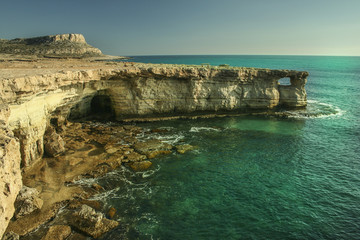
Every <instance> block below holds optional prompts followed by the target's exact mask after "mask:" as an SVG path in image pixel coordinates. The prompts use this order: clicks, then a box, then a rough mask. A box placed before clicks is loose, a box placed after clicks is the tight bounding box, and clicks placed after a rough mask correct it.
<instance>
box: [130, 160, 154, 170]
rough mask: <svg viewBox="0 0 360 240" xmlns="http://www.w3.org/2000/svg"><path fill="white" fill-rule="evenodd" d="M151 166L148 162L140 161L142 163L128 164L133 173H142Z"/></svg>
mask: <svg viewBox="0 0 360 240" xmlns="http://www.w3.org/2000/svg"><path fill="white" fill-rule="evenodd" d="M151 165H152V162H150V161H142V162H133V163H130V164H129V166H130V167H131V169H132V170H134V171H144V170H146V169H148V168H149V167H150V166H151Z"/></svg>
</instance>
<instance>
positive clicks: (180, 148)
mask: <svg viewBox="0 0 360 240" xmlns="http://www.w3.org/2000/svg"><path fill="white" fill-rule="evenodd" d="M175 148H176V151H177V152H178V153H180V154H184V153H185V152H187V151H191V150H194V149H196V148H197V147H195V146H192V145H189V144H184V145H177V146H175Z"/></svg>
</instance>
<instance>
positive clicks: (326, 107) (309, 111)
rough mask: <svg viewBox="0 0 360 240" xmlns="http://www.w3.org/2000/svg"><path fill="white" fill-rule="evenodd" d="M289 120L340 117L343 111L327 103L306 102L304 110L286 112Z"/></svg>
mask: <svg viewBox="0 0 360 240" xmlns="http://www.w3.org/2000/svg"><path fill="white" fill-rule="evenodd" d="M286 113H287V114H288V116H289V117H290V118H329V117H337V116H341V115H343V114H344V113H345V111H343V110H341V109H340V108H339V107H337V106H334V105H332V104H329V103H322V102H319V101H316V100H308V105H307V107H306V109H302V110H293V111H286Z"/></svg>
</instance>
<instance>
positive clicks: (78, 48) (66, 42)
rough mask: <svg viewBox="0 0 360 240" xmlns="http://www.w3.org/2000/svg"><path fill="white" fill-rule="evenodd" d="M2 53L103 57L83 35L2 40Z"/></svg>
mask: <svg viewBox="0 0 360 240" xmlns="http://www.w3.org/2000/svg"><path fill="white" fill-rule="evenodd" d="M0 53H7V54H20V55H37V56H48V57H56V56H57V57H93V56H102V55H103V54H102V53H101V51H100V50H99V49H97V48H95V47H92V46H90V45H89V44H87V43H86V41H85V38H84V36H83V35H82V34H57V35H49V36H43V37H35V38H16V39H13V40H0Z"/></svg>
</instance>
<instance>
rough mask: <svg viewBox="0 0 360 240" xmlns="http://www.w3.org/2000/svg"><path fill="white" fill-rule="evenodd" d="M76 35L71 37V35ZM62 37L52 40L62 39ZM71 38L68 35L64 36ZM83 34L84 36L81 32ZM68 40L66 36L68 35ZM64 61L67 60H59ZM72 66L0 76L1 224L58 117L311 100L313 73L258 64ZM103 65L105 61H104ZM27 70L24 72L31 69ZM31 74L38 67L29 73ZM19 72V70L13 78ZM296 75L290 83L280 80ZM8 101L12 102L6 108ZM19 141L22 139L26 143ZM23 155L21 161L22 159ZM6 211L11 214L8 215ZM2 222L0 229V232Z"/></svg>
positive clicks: (181, 112)
mask: <svg viewBox="0 0 360 240" xmlns="http://www.w3.org/2000/svg"><path fill="white" fill-rule="evenodd" d="M69 37H70V38H72V37H71V36H70V35H69ZM62 38H63V37H59V39H58V40H56V39H57V37H55V40H54V39H52V40H51V41H63V40H62ZM64 38H65V39H67V38H68V37H64ZM75 38H76V39H77V40H76V41H80V42H81V41H83V40H82V38H80V37H79V38H77V37H75ZM66 41H67V40H66ZM59 64H60V63H59ZM87 64H88V66H86V67H82V68H81V67H79V68H77V69H68V70H61V69H57V70H52V71H50V70H49V71H46V70H45V69H43V70H27V71H25V70H24V71H25V72H27V73H28V74H26V75H21V74H19V75H16V74H15V73H16V71H15V70H11V71H10V70H9V74H8V75H6V74H5V73H6V71H5V72H4V74H3V75H2V77H1V75H0V77H1V81H0V99H2V100H1V101H3V106H6V107H4V108H3V109H5V110H6V111H5V110H4V111H2V113H4V114H2V113H1V114H0V120H1V121H2V124H3V126H4V128H3V129H5V130H3V131H2V132H1V133H0V135H1V139H4V140H1V141H2V142H1V143H2V144H1V145H0V146H1V149H0V150H1V151H0V157H1V156H2V157H1V162H0V163H1V165H0V177H1V179H0V184H1V186H2V187H3V188H4V189H5V190H4V192H3V193H0V201H1V204H3V205H1V207H0V212H1V211H2V213H5V214H1V216H2V217H1V218H2V219H0V221H1V222H0V225H1V226H6V225H7V222H8V220H9V218H10V217H11V215H12V214H13V208H12V204H11V203H12V202H13V200H15V198H14V197H16V194H17V192H18V191H19V189H20V187H21V176H20V161H21V166H22V167H27V166H31V165H32V164H34V163H35V162H36V161H38V160H39V159H41V158H42V156H43V154H44V133H45V130H46V128H47V126H49V125H51V124H52V123H53V122H54V121H58V120H59V119H65V118H80V117H84V116H87V115H88V114H90V113H97V114H99V113H110V114H113V116H114V117H115V118H116V119H117V120H124V119H129V118H134V117H140V118H147V117H154V116H155V117H157V118H159V119H161V117H168V116H188V115H189V116H193V115H201V114H205V113H215V114H216V113H224V112H237V113H238V112H251V111H257V110H270V109H275V108H277V107H285V108H297V107H305V106H306V104H307V101H306V91H305V88H304V87H305V84H306V78H307V76H308V73H307V72H301V71H292V70H270V69H254V68H229V67H202V66H187V65H155V64H135V63H107V64H106V63H101V64H100V65H95V63H87ZM97 64H99V63H97ZM24 71H23V72H24ZM29 73H32V74H29ZM14 76H16V77H14ZM281 78H289V81H290V85H281V84H279V79H281ZM7 106H8V107H7ZM19 145H20V146H19ZM20 158H21V160H20ZM3 216H4V217H3ZM1 231H3V229H0V236H1V234H2V232H1Z"/></svg>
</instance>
